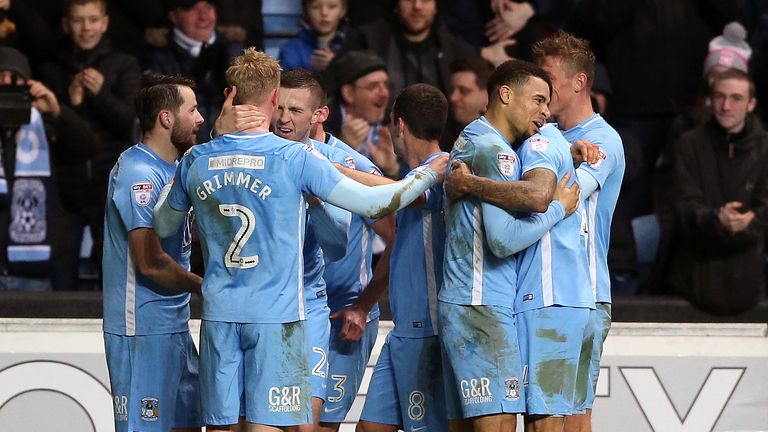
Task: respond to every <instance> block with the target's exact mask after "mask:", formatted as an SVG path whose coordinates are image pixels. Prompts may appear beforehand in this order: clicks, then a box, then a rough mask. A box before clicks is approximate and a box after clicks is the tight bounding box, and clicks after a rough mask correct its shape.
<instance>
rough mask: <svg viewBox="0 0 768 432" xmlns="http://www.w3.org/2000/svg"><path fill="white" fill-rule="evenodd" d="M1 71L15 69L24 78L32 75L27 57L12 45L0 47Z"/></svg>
mask: <svg viewBox="0 0 768 432" xmlns="http://www.w3.org/2000/svg"><path fill="white" fill-rule="evenodd" d="M0 71H13V72H16V73H17V74H19V75H21V76H22V77H24V79H30V78H31V77H32V74H31V73H30V68H29V60H27V57H26V56H25V55H24V54H22V53H21V51H19V50H17V49H16V48H11V47H0Z"/></svg>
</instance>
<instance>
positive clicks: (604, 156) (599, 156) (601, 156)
mask: <svg viewBox="0 0 768 432" xmlns="http://www.w3.org/2000/svg"><path fill="white" fill-rule="evenodd" d="M606 159H608V155H607V154H605V152H604V151H603V149H598V151H597V162H595V163H593V164H592V165H590V166H591V167H592V168H600V165H602V164H603V161H604V160H606Z"/></svg>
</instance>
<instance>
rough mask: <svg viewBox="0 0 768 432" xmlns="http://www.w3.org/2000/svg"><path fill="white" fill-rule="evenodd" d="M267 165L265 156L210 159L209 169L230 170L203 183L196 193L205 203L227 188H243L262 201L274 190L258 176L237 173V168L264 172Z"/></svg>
mask: <svg viewBox="0 0 768 432" xmlns="http://www.w3.org/2000/svg"><path fill="white" fill-rule="evenodd" d="M265 165H266V158H265V157H264V156H252V155H227V156H219V157H212V158H209V159H208V169H209V170H210V171H215V170H228V171H225V172H223V173H221V174H214V175H213V176H211V178H210V180H205V181H203V184H202V185H200V186H198V187H197V188H196V189H195V193H197V196H198V197H199V198H200V200H202V201H205V200H206V199H207V198H208V197H209V196H210V195H212V194H214V193H216V191H218V190H219V189H221V188H223V187H225V186H233V187H242V188H244V189H248V190H250V191H251V193H254V194H257V195H258V197H259V198H261V199H262V200H265V199H267V197H268V196H269V195H270V194H271V193H272V188H270V187H269V185H266V184H264V182H263V181H261V180H260V179H259V178H257V177H256V176H251V174H249V173H247V172H244V171H239V170H238V171H235V170H234V169H235V168H243V169H251V170H263V169H264V166H265Z"/></svg>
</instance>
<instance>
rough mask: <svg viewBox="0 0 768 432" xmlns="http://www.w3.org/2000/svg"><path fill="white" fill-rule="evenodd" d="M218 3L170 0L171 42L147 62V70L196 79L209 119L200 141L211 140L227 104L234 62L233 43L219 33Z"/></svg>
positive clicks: (202, 108) (200, 102)
mask: <svg viewBox="0 0 768 432" xmlns="http://www.w3.org/2000/svg"><path fill="white" fill-rule="evenodd" d="M215 3H216V2H215V1H213V0H166V9H167V11H168V20H169V21H170V22H171V24H172V30H171V37H170V39H171V40H170V41H169V42H170V43H169V45H168V46H166V47H163V48H155V49H152V50H151V51H150V52H149V53H148V55H147V57H146V59H145V61H144V68H145V69H146V70H150V71H152V72H157V73H160V74H164V75H183V76H186V77H188V78H192V79H193V80H195V84H196V86H195V93H196V95H197V102H198V109H199V111H200V114H202V116H203V118H204V119H206V122H205V123H203V126H202V127H201V128H200V130H199V131H198V134H197V140H198V142H206V141H208V140H209V139H210V136H209V135H210V131H211V127H212V124H211V123H209V120H211V121H212V119H215V118H216V117H218V115H219V111H220V108H221V105H222V104H223V103H224V95H223V93H222V89H223V88H224V87H225V86H226V80H225V79H224V72H225V71H226V70H227V67H228V66H229V61H230V60H231V58H230V52H229V46H230V42H229V40H227V38H226V37H225V36H224V35H223V34H221V33H219V32H217V31H216V25H217V14H216V13H217V11H216V4H215Z"/></svg>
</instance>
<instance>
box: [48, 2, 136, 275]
mask: <svg viewBox="0 0 768 432" xmlns="http://www.w3.org/2000/svg"><path fill="white" fill-rule="evenodd" d="M62 24H63V29H64V33H65V35H66V37H65V39H64V40H62V42H61V43H60V45H59V47H58V49H57V50H56V54H55V56H54V57H53V59H52V60H50V61H48V62H46V63H44V64H43V65H42V66H41V67H40V78H41V80H42V81H43V82H44V83H45V84H46V85H47V86H48V87H49V88H50V89H51V90H52V91H53V92H54V93H55V94H56V98H57V99H58V100H59V101H60V103H62V104H64V105H67V106H68V107H70V108H71V109H73V110H74V111H75V112H77V114H78V115H79V116H80V117H81V118H83V119H84V120H85V121H86V122H87V123H88V125H89V126H90V130H92V131H93V132H94V133H95V134H96V137H97V139H98V141H99V143H100V144H101V145H100V147H99V149H98V150H97V151H96V152H94V153H91V154H90V155H87V156H86V157H83V158H77V159H71V158H68V157H67V158H66V159H65V160H60V161H58V163H57V170H58V174H59V179H58V182H59V195H60V196H61V201H62V205H63V207H64V210H65V212H64V217H63V218H62V220H61V221H60V222H59V223H61V224H62V225H64V226H66V232H67V233H68V235H67V236H66V237H65V238H64V240H63V242H64V244H63V245H62V246H63V247H65V248H66V250H68V251H69V253H68V254H67V256H69V257H70V259H71V263H70V265H69V266H66V268H67V269H68V270H67V271H68V273H69V277H68V278H66V280H67V282H64V281H65V278H64V277H63V275H58V276H59V277H60V278H61V280H62V282H63V283H64V285H65V286H67V287H68V288H69V289H74V288H75V287H76V286H77V281H78V259H79V252H80V243H81V240H82V232H83V227H85V226H86V225H88V226H90V229H91V234H92V236H93V239H94V242H93V249H92V252H93V253H92V257H93V258H94V265H95V268H100V267H101V260H100V257H101V246H102V241H101V239H102V236H103V230H104V228H103V227H104V202H105V201H104V200H105V199H106V198H105V197H106V193H107V179H108V177H109V171H110V169H112V166H113V165H114V164H115V161H116V160H117V157H118V156H119V155H120V153H121V152H122V151H123V150H124V149H126V148H127V147H128V146H130V144H131V142H132V140H133V131H134V119H135V117H136V114H135V112H134V109H133V97H134V96H135V95H136V93H137V92H138V90H139V87H140V85H141V69H140V68H139V63H138V61H137V60H136V59H135V58H134V57H132V56H130V55H127V54H123V53H119V52H115V51H113V50H112V48H111V46H110V42H109V40H108V39H107V38H106V37H105V36H104V34H105V33H106V31H107V28H108V27H109V16H108V15H107V5H106V1H104V0H65V2H64V17H63V18H62Z"/></svg>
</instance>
